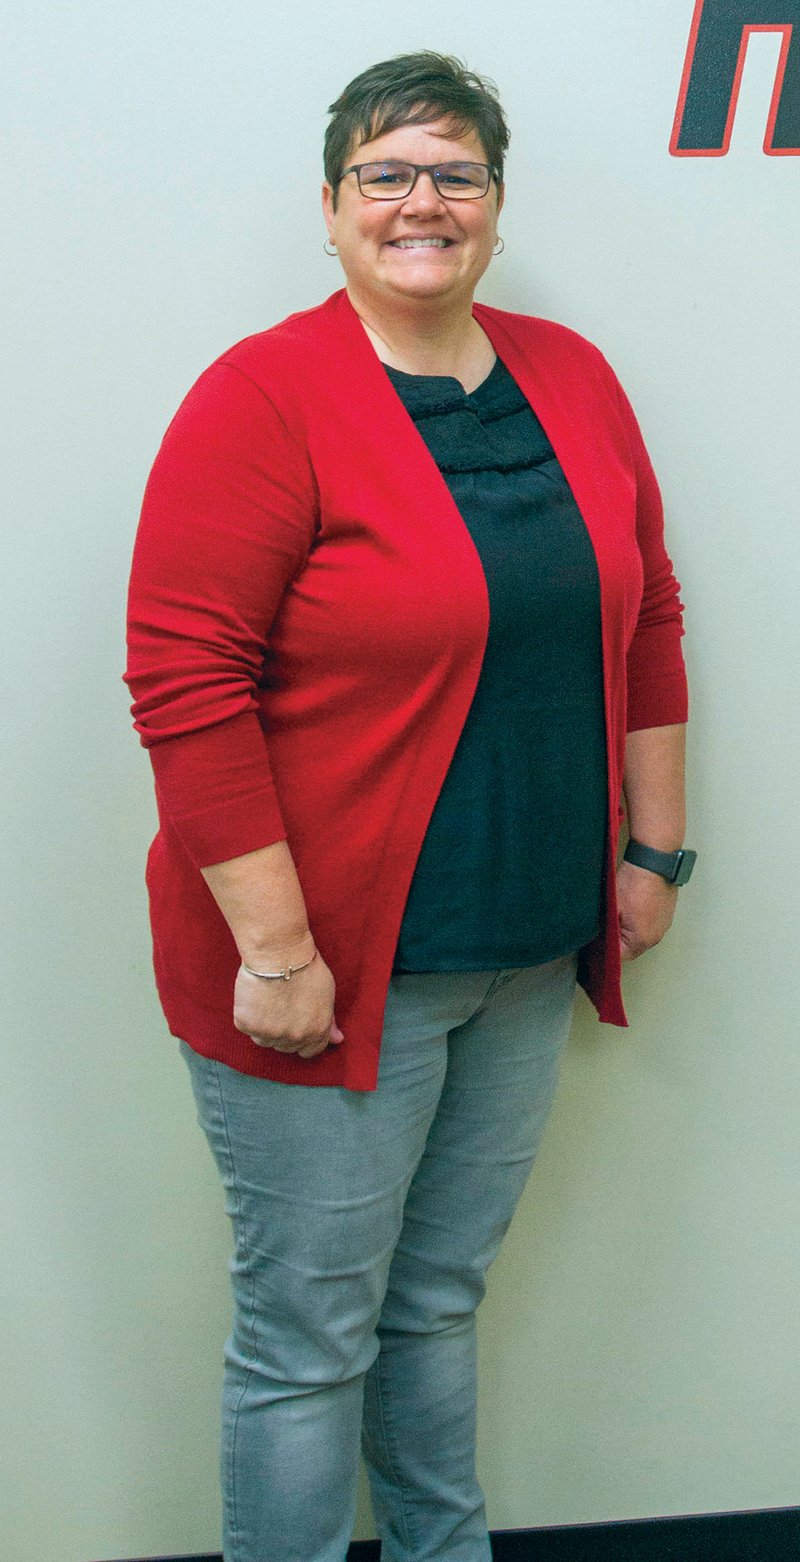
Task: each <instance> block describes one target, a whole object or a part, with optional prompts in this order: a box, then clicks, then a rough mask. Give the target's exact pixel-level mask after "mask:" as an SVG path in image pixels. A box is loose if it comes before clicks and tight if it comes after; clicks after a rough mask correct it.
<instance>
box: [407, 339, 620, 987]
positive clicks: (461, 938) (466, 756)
mask: <svg viewBox="0 0 800 1562" xmlns="http://www.w3.org/2000/svg"><path fill="white" fill-rule="evenodd" d="M386 372H387V374H388V375H389V378H390V380H391V382H392V384H393V386H394V388H395V390H396V391H397V394H398V396H399V397H400V399H401V401H402V402H403V404H404V406H405V408H406V410H407V411H408V412H409V414H410V416H411V417H412V418H413V420H414V422H415V424H416V426H417V429H418V431H419V433H420V434H421V436H422V438H423V439H424V440H425V443H426V444H427V446H428V448H429V450H430V452H431V454H432V456H433V458H434V460H435V461H436V463H437V465H438V467H439V469H440V471H441V472H442V475H443V477H444V479H445V482H446V483H447V485H448V488H449V489H450V492H451V494H452V496H453V499H454V500H455V503H456V505H457V506H458V509H459V511H460V513H461V516H462V518H463V520H464V523H465V525H466V526H467V529H468V530H469V533H470V535H471V537H472V540H473V542H474V544H475V547H476V549H477V551H478V554H479V557H480V560H481V563H482V565H483V569H484V573H485V576H486V584H487V588H488V593H489V611H490V619H489V635H488V641H487V645H486V651H485V654H484V659H483V665H482V668H481V673H480V677H479V679H478V684H477V687H476V690H475V695H474V698H473V701H472V705H471V707H470V710H469V713H468V715H467V719H466V722H465V724H464V728H463V730H462V733H461V737H460V738H459V741H458V744H457V747H456V751H455V754H454V756H453V759H452V761H451V764H450V768H449V770H448V773H447V775H446V777H445V781H444V784H443V786H442V789H441V792H440V794H439V797H438V800H437V802H436V806H435V808H434V811H433V814H432V816H431V819H430V823H429V825H428V829H427V832H426V835H425V839H424V841H423V844H422V849H421V852H420V855H419V858H418V861H417V865H416V868H415V872H414V877H413V880H412V883H411V888H410V891H409V895H408V900H407V903H406V908H405V911H404V914H403V921H402V925H401V928H400V934H399V939H398V945H397V951H396V956H395V963H394V969H395V970H396V971H469V970H494V969H502V968H508V967H516V966H525V965H538V964H541V963H543V962H544V961H547V960H554V959H556V958H557V957H558V956H559V955H563V954H568V953H569V952H571V951H572V950H575V949H578V948H580V946H581V945H582V944H585V943H587V942H588V941H589V940H590V939H591V938H593V937H594V935H595V933H596V932H597V931H598V927H599V914H600V893H601V881H602V869H603V854H604V844H605V825H606V811H607V781H606V746H605V720H604V715H603V675H602V652H601V639H600V586H599V579H598V574H597V565H596V561H595V556H594V550H593V548H592V544H591V541H590V539H589V536H588V533H587V531H586V527H585V525H584V522H583V519H582V517H581V515H580V512H579V510H578V508H577V505H576V504H575V501H574V499H573V497H572V493H571V490H570V488H569V485H568V484H567V481H566V478H565V477H564V474H563V472H562V470H561V467H560V465H559V463H558V460H557V459H556V456H555V453H554V451H553V448H552V446H551V445H550V443H549V441H548V439H547V436H546V434H545V432H544V429H543V428H542V426H541V424H540V422H539V420H538V418H537V417H536V415H535V413H534V412H533V410H532V408H531V407H530V406H529V404H528V402H527V401H526V400H525V397H524V396H523V394H522V392H521V390H520V389H519V387H518V386H517V384H516V382H515V380H514V379H513V378H512V376H511V374H510V373H509V371H508V369H507V368H506V367H505V365H504V364H503V363H502V362H501V361H500V359H498V360H497V362H496V363H495V365H494V368H493V369H492V371H491V373H490V374H489V376H488V378H487V379H485V380H484V381H483V383H482V384H481V385H479V386H478V388H477V390H475V391H473V392H471V394H469V395H467V393H466V392H465V391H464V389H463V387H462V385H461V384H460V383H459V381H458V380H455V379H451V378H449V377H445V376H438V375H416V374H405V373H402V372H401V371H400V370H398V369H390V368H389V367H388V366H386Z"/></svg>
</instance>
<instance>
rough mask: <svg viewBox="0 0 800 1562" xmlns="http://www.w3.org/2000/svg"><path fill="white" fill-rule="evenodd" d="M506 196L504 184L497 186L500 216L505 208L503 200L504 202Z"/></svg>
mask: <svg viewBox="0 0 800 1562" xmlns="http://www.w3.org/2000/svg"><path fill="white" fill-rule="evenodd" d="M505 198H506V187H505V185H504V184H499V185H498V186H497V215H498V217H499V216H500V213H501V211H502V210H503V202H504V200H505Z"/></svg>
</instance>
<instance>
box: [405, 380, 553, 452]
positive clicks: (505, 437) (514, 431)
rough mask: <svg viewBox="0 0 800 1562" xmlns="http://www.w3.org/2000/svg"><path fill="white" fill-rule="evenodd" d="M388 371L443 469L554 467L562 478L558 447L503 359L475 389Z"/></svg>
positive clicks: (454, 382)
mask: <svg viewBox="0 0 800 1562" xmlns="http://www.w3.org/2000/svg"><path fill="white" fill-rule="evenodd" d="M384 368H385V370H386V373H387V374H388V376H389V379H390V380H391V382H392V384H393V385H394V388H395V390H396V391H397V393H398V395H399V397H400V399H401V401H402V402H403V405H404V407H405V409H406V411H407V412H408V414H409V416H410V417H411V418H412V419H413V421H414V422H415V423H416V425H417V427H418V428H419V431H420V433H421V434H422V436H423V438H424V440H425V443H426V444H427V446H428V448H429V450H430V452H431V454H432V456H433V458H434V460H435V461H436V464H437V466H438V467H439V469H440V471H442V472H450V473H453V472H513V471H524V470H526V469H529V468H534V467H537V468H540V469H541V468H544V469H545V471H547V467H548V463H552V468H553V470H552V476H553V477H556V475H557V471H558V463H557V462H556V459H555V454H554V451H553V447H552V445H551V444H550V442H549V440H548V438H547V435H546V434H545V432H544V429H543V428H542V427H541V425H540V424H539V423H538V420H536V419H534V418H532V417H531V415H530V413H531V409H530V406H529V404H528V402H527V401H526V399H525V397H524V395H523V393H522V391H521V390H520V388H519V386H518V385H517V383H516V380H515V379H514V378H513V376H512V375H511V373H510V372H509V370H508V369H507V368H506V365H505V364H504V363H503V361H502V359H500V358H497V359H495V362H494V365H493V367H492V369H491V370H490V371H489V374H488V375H487V376H486V379H485V380H482V381H481V384H480V385H478V386H476V388H475V390H474V391H465V389H464V387H463V385H462V384H461V382H460V380H457V379H455V378H453V377H452V376H451V375H444V374H441V375H440V374H407V373H406V372H405V370H403V369H393V368H391V367H390V366H389V365H388V364H384ZM547 475H548V476H549V475H551V473H549V472H547Z"/></svg>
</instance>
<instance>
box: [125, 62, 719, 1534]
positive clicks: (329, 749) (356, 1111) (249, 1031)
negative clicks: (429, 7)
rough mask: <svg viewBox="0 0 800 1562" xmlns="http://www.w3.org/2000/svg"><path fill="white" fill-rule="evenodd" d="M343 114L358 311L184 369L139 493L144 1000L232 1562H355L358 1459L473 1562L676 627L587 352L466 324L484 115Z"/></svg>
mask: <svg viewBox="0 0 800 1562" xmlns="http://www.w3.org/2000/svg"><path fill="white" fill-rule="evenodd" d="M331 113H332V116H333V117H332V119H331V123H330V126H329V129H328V133H327V135H326V139H325V182H324V184H323V190H322V205H323V212H324V218H325V222H326V224H327V228H328V234H329V239H331V240H333V242H334V243H335V245H336V249H337V250H338V255H339V259H340V261H341V264H342V267H343V269H344V274H345V281H346V287H345V288H344V289H341V290H339V291H337V292H336V293H334V294H333V295H332V297H330V298H329V299H327V300H326V301H325V302H324V303H323V304H320V305H317V306H315V307H313V308H310V309H308V310H306V311H304V312H303V313H301V314H297V315H293V316H292V317H291V318H290V319H288V320H284V321H282V322H280V323H279V324H277V325H273V326H271V327H270V328H269V329H267V330H265V331H262V332H259V333H258V334H256V335H254V336H251V337H248V338H247V339H246V340H245V341H243V342H239V343H238V344H236V345H235V346H234V347H232V348H230V349H229V350H228V351H227V352H226V353H224V354H223V355H222V356H221V357H220V358H219V359H218V360H217V361H216V362H215V363H214V364H212V365H211V366H210V368H209V369H207V370H206V371H205V373H204V374H203V375H201V377H200V379H199V380H198V382H197V384H196V385H195V386H194V387H193V388H192V389H191V391H190V392H189V394H188V396H187V397H186V399H185V401H184V402H183V404H182V406H181V407H180V408H179V410H178V412H177V413H176V415H175V417H174V418H173V420H172V422H171V424H170V427H169V429H168V431H167V434H166V436H165V438H164V441H163V444H162V446H161V449H160V451H159V453H158V456H157V459H156V462H155V465H154V467H153V471H152V473H151V476H150V480H149V482H148V486H147V492H146V494H145V500H144V506H143V510H142V518H141V523H140V528H139V533H138V537H137V543H136V552H135V557H134V565H133V572H132V577H131V592H130V618H129V645H130V653H129V663H128V671H127V674H126V677H127V679H128V682H129V684H130V687H131V690H132V692H133V694H134V707H133V710H134V717H135V721H136V726H137V729H138V731H139V733H140V735H141V738H142V741H143V743H144V744H145V745H146V746H147V748H148V749H149V751H150V754H151V758H152V762H153V768H154V771H155V774H156V780H157V795H158V807H159V820H160V830H159V833H158V836H157V837H156V840H155V841H154V843H153V847H152V849H151V854H150V858H149V862H148V874H147V879H148V886H149V890H150V900H151V916H152V923H153V935H154V951H155V964H156V975H157V980H158V986H159V993H160V995H161V999H162V1003H163V1006H164V1010H165V1013H166V1016H167V1020H168V1023H169V1026H170V1030H171V1031H172V1033H173V1035H174V1036H176V1037H178V1038H179V1039H180V1044H181V1053H182V1056H183V1058H184V1060H185V1062H186V1064H187V1067H188V1069H189V1073H190V1076H191V1082H192V1087H193V1090H194V1094H195V1100H196V1103H197V1110H198V1116H199V1119H200V1122H201V1124H202V1127H203V1129H204V1131H205V1133H206V1135H207V1138H208V1141H209V1144H210V1147H211V1149H212V1152H213V1154H214V1156H215V1158H216V1160H217V1163H218V1165H219V1169H220V1173H221V1176H222V1179H223V1182H224V1183H225V1186H226V1187H227V1189H228V1190H229V1199H228V1208H229V1212H230V1214H231V1219H232V1222H233V1227H234V1235H235V1243H236V1260H235V1263H234V1264H233V1265H232V1268H231V1274H232V1280H233V1289H234V1302H235V1312H234V1324H233V1330H232V1334H231V1337H230V1339H229V1341H228V1342H227V1345H226V1353H225V1382H224V1389H223V1428H222V1432H223V1457H222V1466H221V1468H222V1481H223V1490H224V1499H225V1502H224V1514H225V1537H224V1554H225V1558H226V1562H262V1559H263V1558H264V1557H266V1556H269V1557H270V1558H271V1559H272V1562H292V1559H294V1558H297V1557H302V1558H303V1562H344V1558H345V1556H346V1553H347V1548H348V1542H349V1539H350V1534H351V1529H352V1522H353V1514H354V1509H355V1495H356V1485H357V1474H358V1455H359V1440H360V1439H362V1440H363V1449H364V1455H365V1459H366V1463H367V1469H368V1472H369V1478H370V1484H371V1490H372V1497H373V1507H374V1512H375V1518H376V1522H377V1524H378V1527H379V1530H380V1533H381V1537H382V1541H383V1551H384V1554H385V1556H386V1558H387V1562H388V1559H389V1558H400V1557H401V1556H402V1557H403V1559H404V1562H413V1559H420V1562H421V1559H422V1558H431V1559H432V1558H434V1557H436V1558H442V1559H444V1558H452V1559H453V1562H456V1559H458V1562H489V1558H490V1556H491V1548H490V1544H489V1536H488V1532H487V1527H486V1515H485V1511H484V1503H483V1494H482V1492H481V1488H480V1485H479V1483H478V1480H477V1476H476V1471H475V1425H476V1377H475V1313H476V1309H477V1307H478V1304H479V1302H480V1300H481V1297H482V1295H483V1291H484V1286H485V1276H486V1271H487V1269H488V1266H489V1264H490V1263H491V1261H492V1259H493V1258H494V1256H495V1254H496V1252H497V1250H498V1247H499V1244H500V1240H501V1237H502V1234H503V1232H504V1231H505V1229H506V1227H507V1225H508V1223H509V1221H510V1219H511V1216H512V1214H513V1211H514V1209H515V1207H516V1204H517V1201H518V1199H519V1197H520V1194H521V1192H522V1189H523V1187H524V1184H525V1181H526V1178H527V1175H528V1173H529V1171H530V1168H531V1165H532V1163H533V1159H534V1156H535V1153H536V1149H537V1146H538V1143H539V1139H540V1136H541V1133H542V1129H543V1127H544V1124H545V1121H546V1119H547V1115H548V1111H549V1107H550V1104H551V1101H552V1099H553V1093H554V1090H555V1087H556V1082H557V1077H558V1068H559V1062H560V1057H561V1054H562V1051H563V1047H564V1044H565V1041H566V1038H567V1035H568V1032H569V1027H570V1020H571V1015H572V1007H573V1002H574V998H575V988H576V979H577V980H579V981H580V982H581V984H582V985H583V986H584V988H585V989H586V991H587V992H588V994H589V996H590V997H591V999H592V1001H593V1002H594V1004H595V1006H596V1008H597V1010H598V1013H599V1016H600V1018H601V1019H602V1020H604V1021H606V1022H610V1023H613V1024H618V1025H621V1024H625V1023H626V1019H625V1011H624V1008H623V1005H622V994H621V985H620V973H621V960H622V959H624V958H625V959H627V958H632V957H633V956H634V955H636V954H639V953H641V952H642V951H643V950H644V949H646V948H649V947H650V946H651V945H653V944H655V943H657V942H658V940H659V939H660V938H661V937H662V936H663V934H664V933H665V932H666V930H667V928H668V927H669V924H670V921H671V919H672V915H673V912H674V907H675V899H676V894H677V890H676V888H675V885H676V884H677V883H680V882H683V881H684V880H685V878H686V877H687V876H688V870H687V862H688V859H689V858H690V857H691V854H687V853H682V852H681V851H680V850H679V848H680V847H681V843H682V839H683V724H684V722H685V720H686V705H687V701H686V682H685V674H684V668H683V659H682V655H681V647H680V637H681V634H682V623H681V604H680V602H679V599H678V583H677V581H676V579H675V576H674V574H673V570H672V565H671V563H670V559H669V557H668V555H667V552H666V549H665V545H664V538H663V516H662V510H661V502H660V496H659V491H658V484H657V482H656V479H655V476H654V473H653V470H652V467H651V465H650V462H649V459H648V456H647V452H646V450H645V447H644V444H643V441H642V437H641V434H640V431H639V428H638V425H637V423H636V419H635V417H634V414H633V412H632V409H631V407H630V404H629V402H628V401H627V398H626V397H625V394H624V392H623V390H622V388H621V386H620V385H619V382H618V381H617V379H616V377H615V375H614V373H613V371H612V370H611V368H610V367H609V365H608V363H607V362H606V360H605V358H604V357H603V356H602V354H601V353H600V352H599V351H598V350H597V348H595V347H593V346H592V345H591V343H589V342H587V341H586V340H585V339H584V338H583V337H580V336H578V335H577V334H576V333H575V332H573V331H570V330H568V329H567V328H566V327H564V326H561V325H555V324H553V323H552V322H550V321H547V320H542V319H538V318H536V317H532V316H527V315H522V314H511V313H508V312H506V311H503V310H499V309H493V308H489V307H487V306H485V305H481V304H477V303H475V301H474V295H475V288H476V285H477V283H478V282H479V281H480V279H481V277H482V276H483V275H484V273H485V271H486V268H487V266H488V265H489V262H490V259H491V256H492V253H493V250H494V248H495V245H496V241H497V219H498V215H499V213H500V211H501V210H502V206H503V200H504V185H503V159H504V154H505V150H506V147H507V145H508V131H507V127H506V124H505V119H504V116H503V112H502V109H501V108H500V105H499V103H498V100H497V94H496V91H495V89H494V87H493V86H492V85H491V83H488V82H486V81H484V80H483V79H482V78H481V77H479V76H477V75H475V74H474V73H473V72H470V71H468V70H466V69H465V67H464V66H463V65H462V64H461V63H460V62H459V61H458V60H454V59H451V58H450V57H448V56H440V55H437V54H432V53H428V52H423V53H420V54H412V55H403V56H400V57H399V58H397V59H394V60H387V61H383V62H381V63H380V64H378V65H375V66H372V67H371V68H370V69H369V70H367V71H365V72H364V73H363V74H362V75H361V76H359V77H357V78H356V79H355V81H353V82H351V83H350V85H349V86H348V87H347V88H346V89H345V91H344V93H343V94H342V95H341V97H340V98H339V99H338V100H337V102H336V103H335V104H334V105H333V107H332V110H331ZM623 795H624V797H625V801H626V804H627V810H628V822H629V826H630V830H631V834H632V836H638V837H639V840H638V843H633V850H634V855H633V856H632V857H629V858H628V860H623V861H622V862H621V863H620V864H617V861H616V855H617V843H618V834H619V827H620V812H621V808H620V804H621V799H622V797H623ZM312 1086H313V1087H316V1088H308V1087H312ZM443 1386H444V1389H446V1392H445V1391H444V1389H443Z"/></svg>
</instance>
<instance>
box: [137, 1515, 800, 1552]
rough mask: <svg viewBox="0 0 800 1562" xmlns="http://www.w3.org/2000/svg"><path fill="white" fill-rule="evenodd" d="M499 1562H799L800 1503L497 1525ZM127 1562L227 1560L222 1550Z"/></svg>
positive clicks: (372, 1543) (367, 1545)
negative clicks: (544, 1525)
mask: <svg viewBox="0 0 800 1562" xmlns="http://www.w3.org/2000/svg"><path fill="white" fill-rule="evenodd" d="M492 1556H493V1558H494V1562H800V1507H798V1508H760V1509H754V1510H750V1511H747V1512H743V1513H691V1514H687V1515H686V1516H685V1517H681V1516H677V1517H670V1518H663V1519H627V1520H624V1521H621V1522H616V1521H611V1522H609V1523H605V1524H564V1525H559V1526H558V1527H556V1528H554V1529H511V1530H496V1531H494V1532H493V1534H492ZM379 1558H380V1544H379V1542H378V1541H377V1540H354V1541H353V1544H352V1545H351V1547H350V1550H349V1551H348V1553H347V1562H379ZM127 1562H222V1557H221V1555H220V1553H219V1552H218V1551H215V1552H207V1553H205V1554H203V1555H202V1556H198V1555H196V1554H195V1555H194V1556H191V1557H138V1558H129V1559H127Z"/></svg>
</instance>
